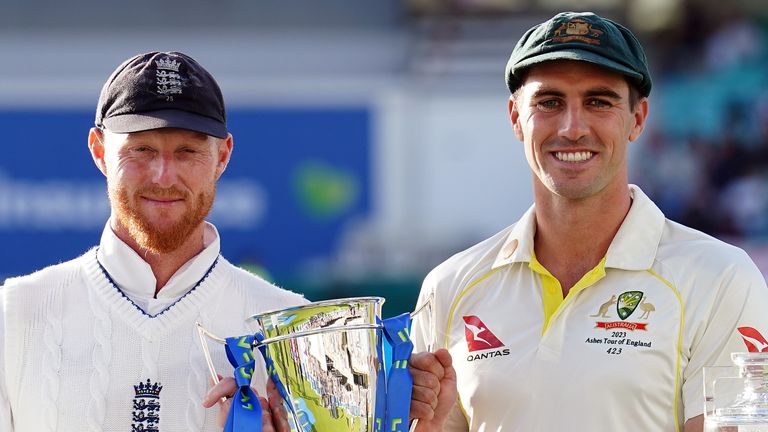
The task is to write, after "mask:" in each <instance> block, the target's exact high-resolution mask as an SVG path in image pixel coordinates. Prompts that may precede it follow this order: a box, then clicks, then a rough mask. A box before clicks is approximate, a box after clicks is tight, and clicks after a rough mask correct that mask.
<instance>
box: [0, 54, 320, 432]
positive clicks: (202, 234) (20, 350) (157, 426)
mask: <svg viewBox="0 0 768 432" xmlns="http://www.w3.org/2000/svg"><path fill="white" fill-rule="evenodd" d="M95 123H96V127H95V128H92V129H91V130H90V133H89V135H88V147H89V149H90V152H91V156H92V157H93V161H94V162H95V164H96V166H97V167H98V168H99V170H100V171H101V172H102V173H103V174H104V176H105V177H106V179H107V189H108V191H109V202H110V205H111V217H110V219H109V221H108V222H107V224H106V227H105V228H104V231H103V233H102V236H101V241H100V243H99V245H98V246H97V247H95V248H93V249H91V250H90V251H88V252H86V253H85V254H84V255H83V256H81V257H79V258H76V259H73V260H71V261H68V262H65V263H61V264H57V265H54V266H51V267H48V268H46V269H43V270H41V271H38V272H36V273H34V274H32V275H28V276H23V277H19V278H14V279H9V280H7V281H6V283H5V285H4V287H2V288H1V289H0V371H1V372H0V430H2V431H3V432H12V431H36V432H42V431H57V430H64V431H75V430H90V431H101V430H121V431H131V430H132V431H158V430H161V431H193V430H194V431H214V430H221V425H220V423H221V417H222V416H221V412H222V411H223V412H224V413H226V411H227V408H228V406H229V403H228V402H226V401H223V402H221V403H219V401H220V400H222V398H223V397H226V396H230V395H232V394H233V392H234V390H235V389H234V386H233V385H232V383H233V380H232V378H229V379H225V380H224V381H222V383H220V385H218V386H216V387H214V388H213V390H211V392H210V393H209V394H208V395H207V397H206V392H207V391H208V388H209V383H208V378H207V377H208V370H207V366H206V362H205V360H204V358H203V355H202V352H201V349H200V346H199V343H198V342H197V339H195V337H196V332H195V322H200V323H201V324H202V325H203V326H205V327H206V328H207V329H209V330H210V331H212V332H213V333H215V334H220V335H227V336H233V335H241V334H248V333H251V332H252V329H249V328H247V327H246V326H245V321H244V320H245V318H247V317H249V316H251V315H252V314H254V313H256V312H260V311H265V310H271V309H280V308H285V307H290V306H295V305H300V304H303V303H306V300H305V299H304V298H303V297H302V296H300V295H298V294H295V293H292V292H289V291H285V290H283V289H280V288H277V287H275V286H273V285H271V284H269V283H268V282H266V281H264V280H262V279H260V278H258V277H256V276H253V275H251V274H249V273H247V272H245V271H243V270H240V269H239V268H237V267H235V266H234V265H232V264H230V263H229V262H228V261H227V260H226V259H225V258H224V257H222V256H221V255H220V254H219V235H218V233H217V231H216V228H215V227H214V226H213V225H212V224H210V223H208V222H206V221H205V220H204V219H205V217H206V216H207V215H208V212H209V211H210V209H211V205H212V203H213V199H214V195H215V187H216V181H217V180H218V179H219V177H220V176H221V175H222V173H223V172H224V170H225V169H226V167H227V163H228V162H229V158H230V155H231V152H232V135H231V134H229V133H228V132H227V127H226V117H225V110H224V102H223V99H222V95H221V91H220V90H219V87H218V85H217V84H216V81H215V80H214V79H213V77H212V76H211V75H210V74H209V73H208V72H207V71H206V70H205V69H203V68H202V67H201V66H200V65H199V64H198V63H197V62H196V61H195V60H193V59H192V58H190V57H188V56H187V55H185V54H182V53H178V52H167V53H163V52H151V53H146V54H141V55H137V56H135V57H133V58H130V59H128V60H127V61H125V62H124V63H123V64H121V65H120V66H119V67H118V68H117V69H116V70H115V71H114V72H113V73H112V75H111V76H110V77H109V79H108V81H107V82H106V84H105V85H104V87H103V89H102V91H101V95H100V98H99V103H98V106H97V110H96V122H95ZM214 363H215V366H216V367H217V369H218V370H220V371H225V370H232V369H231V367H230V366H229V363H228V361H227V359H226V357H225V356H224V352H223V349H221V350H216V352H215V353H214ZM256 370H257V371H259V372H258V373H256V374H254V379H253V386H254V387H255V388H256V389H258V390H259V391H260V392H261V394H262V395H264V394H265V393H264V390H265V386H266V377H265V373H264V372H262V371H263V370H264V365H263V362H262V361H261V360H260V359H257V364H256ZM204 400H205V405H206V406H209V407H210V406H213V405H216V404H218V405H219V406H220V410H218V411H217V410H206V409H205V408H204V407H203V406H202V403H203V401H204ZM256 407H257V408H258V405H256ZM262 408H263V414H264V415H265V417H264V418H265V423H266V427H265V431H267V430H270V429H271V424H269V423H270V422H269V414H270V412H269V409H267V407H266V405H264V402H262Z"/></svg>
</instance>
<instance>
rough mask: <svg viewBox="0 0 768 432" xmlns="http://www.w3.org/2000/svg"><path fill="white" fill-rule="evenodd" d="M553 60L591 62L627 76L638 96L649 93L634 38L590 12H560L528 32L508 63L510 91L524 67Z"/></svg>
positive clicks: (640, 52)
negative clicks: (637, 91)
mask: <svg viewBox="0 0 768 432" xmlns="http://www.w3.org/2000/svg"><path fill="white" fill-rule="evenodd" d="M552 60H578V61H586V62H589V63H594V64H596V65H598V66H602V67H604V68H606V69H610V70H612V71H615V72H619V73H621V74H623V75H626V76H627V77H629V78H630V79H631V80H632V81H633V82H634V83H635V84H636V85H637V89H638V90H639V91H640V94H641V95H643V96H648V94H650V92H651V74H650V72H648V60H647V59H646V58H645V52H644V51H643V47H642V46H641V45H640V42H639V41H638V40H637V38H636V37H635V35H633V34H632V32H631V31H629V29H627V28H626V27H624V26H622V25H621V24H618V23H615V22H613V21H611V20H609V19H606V18H603V17H600V16H598V15H595V14H594V13H592V12H583V13H576V12H562V13H559V14H557V15H555V16H554V17H552V18H551V19H550V20H549V21H546V22H543V23H541V24H538V25H536V26H534V27H533V28H531V29H530V30H528V31H527V32H526V33H525V34H524V35H523V37H522V38H520V40H519V41H518V42H517V45H515V49H514V50H512V55H511V56H510V57H509V62H507V69H506V79H507V87H508V88H509V91H510V92H514V91H515V90H517V89H518V88H519V87H520V85H522V78H523V71H524V70H525V69H526V68H528V67H529V66H533V65H535V64H538V63H542V62H546V61H552Z"/></svg>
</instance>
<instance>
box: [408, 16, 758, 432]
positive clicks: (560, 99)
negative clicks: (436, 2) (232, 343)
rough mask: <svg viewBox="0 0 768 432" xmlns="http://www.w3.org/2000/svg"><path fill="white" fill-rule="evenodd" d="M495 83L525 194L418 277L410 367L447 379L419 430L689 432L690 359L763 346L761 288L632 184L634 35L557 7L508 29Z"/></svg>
mask: <svg viewBox="0 0 768 432" xmlns="http://www.w3.org/2000/svg"><path fill="white" fill-rule="evenodd" d="M506 82H507V86H508V88H509V91H510V92H511V96H510V98H509V104H508V107H509V119H510V122H511V124H512V129H513V131H514V134H515V136H516V137H517V139H518V140H520V141H521V142H522V143H523V149H524V152H525V156H526V159H527V160H528V163H529V165H530V168H531V171H532V179H533V192H534V201H535V204H534V205H533V207H531V208H530V210H529V211H528V212H526V213H525V214H524V215H523V216H522V218H521V219H520V220H519V221H518V222H516V223H515V224H513V225H511V226H510V227H508V228H506V229H504V230H503V231H501V232H500V233H498V234H496V235H494V236H493V237H491V238H489V239H487V240H485V241H483V242H481V243H479V244H477V245H475V246H473V247H471V248H469V249H467V250H465V251H463V252H460V253H458V254H456V255H454V256H453V257H451V258H450V259H448V260H447V261H446V262H444V263H443V264H441V265H440V266H438V267H437V268H435V269H434V270H433V271H432V272H431V273H430V274H429V275H428V276H427V277H426V279H425V281H424V285H423V287H422V292H421V295H420V299H419V303H421V304H423V303H425V302H426V301H428V300H429V299H431V298H434V307H433V314H432V316H430V317H423V316H418V317H416V321H415V323H414V330H413V334H412V337H413V339H414V344H415V346H416V348H417V349H422V350H424V349H426V348H427V347H429V346H431V345H433V344H434V346H437V347H440V348H441V349H440V350H438V351H437V352H436V353H435V354H430V353H422V354H418V355H416V356H414V359H412V363H411V364H412V368H414V369H415V370H416V372H417V373H420V374H421V373H429V374H432V375H435V376H437V377H443V383H442V384H444V385H443V386H442V387H441V388H440V396H439V400H440V403H439V404H437V405H436V406H432V407H424V408H425V409H426V410H429V409H430V408H431V410H432V413H431V414H430V415H427V416H426V417H432V418H431V420H429V421H423V422H421V423H420V427H421V428H422V430H425V431H426V430H446V431H467V430H471V431H490V430H493V431H526V432H528V431H558V430H584V431H620V430H633V431H670V432H671V431H680V430H685V431H701V430H702V427H703V417H702V413H703V412H704V397H703V377H702V368H703V367H704V366H711V365H729V364H731V360H730V353H731V352H735V351H764V350H766V349H768V342H767V341H766V338H765V337H766V336H768V314H766V313H765V311H766V310H767V309H768V289H767V288H766V285H765V280H764V278H763V276H762V275H761V274H760V272H759V271H758V269H757V268H756V266H755V265H754V263H753V262H752V261H751V259H750V258H749V257H748V256H747V254H746V253H745V252H744V251H743V250H741V249H739V248H736V247H734V246H731V245H728V244H726V243H723V242H721V241H719V240H717V239H714V238H712V237H709V236H707V235H705V234H703V233H701V232H698V231H696V230H693V229H691V228H687V227H685V226H682V225H679V224H677V223H674V222H672V221H670V220H668V219H666V218H665V217H664V215H663V214H662V212H661V210H659V208H658V207H657V206H656V205H655V204H654V203H653V202H652V201H651V200H650V199H649V198H648V197H647V196H646V195H645V194H644V193H643V192H642V191H641V190H640V188H638V187H637V186H634V185H631V184H629V181H628V173H627V153H628V146H629V144H630V142H633V141H635V140H637V139H638V138H639V137H640V135H641V133H642V132H643V129H644V128H645V125H646V119H647V116H648V110H649V108H648V107H649V101H648V95H649V94H650V91H651V76H650V73H649V71H648V65H647V61H646V56H645V54H644V52H643V49H642V47H641V45H640V43H639V42H638V40H637V39H636V38H635V36H634V35H633V34H632V33H631V32H630V31H629V30H628V29H627V28H625V27H623V26H621V25H619V24H617V23H615V22H613V21H610V20H608V19H605V18H602V17H599V16H597V15H595V14H592V13H570V12H569V13H561V14H558V15H556V16H554V17H553V18H551V19H550V20H548V21H546V22H544V23H542V24H539V25H537V26H535V27H533V28H532V29H530V30H528V31H527V32H526V33H525V34H524V35H523V36H522V38H521V39H520V41H519V42H518V43H517V45H516V46H515V48H514V50H513V51H512V55H511V57H510V59H509V62H508V64H507V68H506ZM502 198H503V197H502ZM446 350H447V351H448V353H450V354H451V356H448V355H447V354H448V353H447V352H446ZM449 357H452V364H451V359H450V358H449ZM454 380H456V381H457V382H458V389H459V390H458V397H457V392H456V386H455V382H454Z"/></svg>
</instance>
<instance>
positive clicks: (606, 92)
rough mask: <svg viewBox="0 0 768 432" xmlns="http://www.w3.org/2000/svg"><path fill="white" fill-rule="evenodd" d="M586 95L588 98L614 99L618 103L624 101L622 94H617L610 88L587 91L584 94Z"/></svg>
mask: <svg viewBox="0 0 768 432" xmlns="http://www.w3.org/2000/svg"><path fill="white" fill-rule="evenodd" d="M584 95H585V96H587V97H595V96H598V97H606V98H609V99H614V100H617V101H620V100H621V99H622V97H621V95H620V94H618V93H616V92H615V91H613V90H611V89H609V88H604V87H600V88H595V89H590V90H587V91H586V92H585V93H584Z"/></svg>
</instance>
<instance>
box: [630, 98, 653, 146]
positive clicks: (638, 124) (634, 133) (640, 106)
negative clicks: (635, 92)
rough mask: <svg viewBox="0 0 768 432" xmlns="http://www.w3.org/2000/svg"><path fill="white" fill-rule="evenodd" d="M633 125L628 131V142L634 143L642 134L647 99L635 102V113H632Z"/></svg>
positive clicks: (646, 117) (646, 113)
mask: <svg viewBox="0 0 768 432" xmlns="http://www.w3.org/2000/svg"><path fill="white" fill-rule="evenodd" d="M632 115H633V117H634V119H635V124H634V125H633V126H632V129H631V130H630V131H629V140H630V141H634V140H636V139H637V138H638V137H640V134H641V133H643V129H644V128H645V121H646V120H647V119H648V98H647V97H644V98H642V99H640V100H639V101H637V108H635V112H634V113H632Z"/></svg>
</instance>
